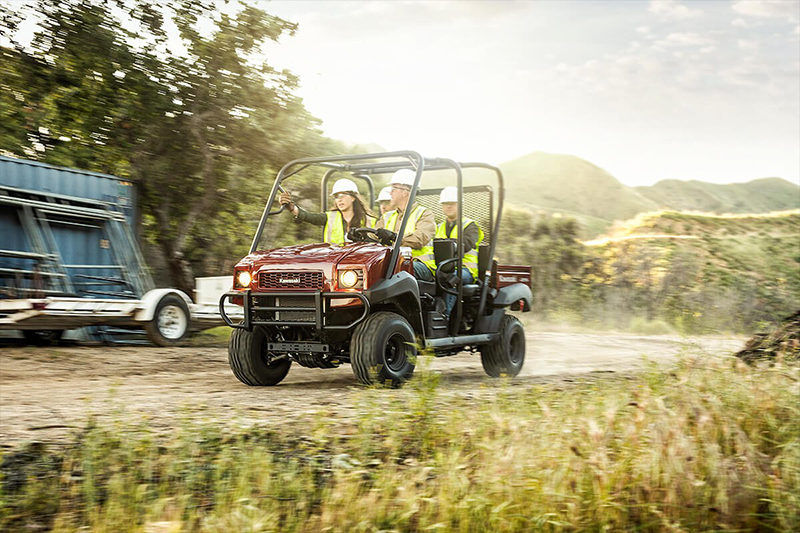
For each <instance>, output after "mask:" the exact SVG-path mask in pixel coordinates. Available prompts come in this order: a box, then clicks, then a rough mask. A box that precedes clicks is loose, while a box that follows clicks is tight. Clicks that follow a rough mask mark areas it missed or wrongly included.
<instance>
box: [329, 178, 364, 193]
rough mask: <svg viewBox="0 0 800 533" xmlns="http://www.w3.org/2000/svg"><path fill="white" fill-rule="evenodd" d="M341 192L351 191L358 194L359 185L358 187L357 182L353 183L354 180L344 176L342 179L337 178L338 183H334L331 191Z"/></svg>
mask: <svg viewBox="0 0 800 533" xmlns="http://www.w3.org/2000/svg"><path fill="white" fill-rule="evenodd" d="M340 192H349V193H353V194H358V187H356V184H355V183H353V180H349V179H347V178H343V179H340V180H336V183H334V184H333V190H332V191H331V195H333V194H339V193H340Z"/></svg>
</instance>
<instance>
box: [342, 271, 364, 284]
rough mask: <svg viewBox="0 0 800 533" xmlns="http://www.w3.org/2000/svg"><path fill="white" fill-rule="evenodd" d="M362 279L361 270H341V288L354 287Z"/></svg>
mask: <svg viewBox="0 0 800 533" xmlns="http://www.w3.org/2000/svg"><path fill="white" fill-rule="evenodd" d="M360 281H361V279H360V276H359V272H358V271H356V270H342V271H341V272H339V288H341V289H352V288H354V287H356V285H358V284H359V282H360Z"/></svg>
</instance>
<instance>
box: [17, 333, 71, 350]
mask: <svg viewBox="0 0 800 533" xmlns="http://www.w3.org/2000/svg"><path fill="white" fill-rule="evenodd" d="M63 334H64V330H63V329H36V330H34V329H23V330H22V336H23V337H25V342H27V343H28V344H31V345H33V346H51V345H53V344H58V342H59V341H60V340H61V336H62V335H63Z"/></svg>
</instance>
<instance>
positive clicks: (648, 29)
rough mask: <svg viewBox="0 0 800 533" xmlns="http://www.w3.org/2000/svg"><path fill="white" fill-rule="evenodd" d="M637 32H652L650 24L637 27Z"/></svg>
mask: <svg viewBox="0 0 800 533" xmlns="http://www.w3.org/2000/svg"><path fill="white" fill-rule="evenodd" d="M636 33H645V34H647V33H650V26H639V27H638V28H636Z"/></svg>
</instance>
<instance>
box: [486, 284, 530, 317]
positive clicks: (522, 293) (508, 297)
mask: <svg viewBox="0 0 800 533" xmlns="http://www.w3.org/2000/svg"><path fill="white" fill-rule="evenodd" d="M520 300H522V310H523V311H530V310H531V302H532V301H533V293H531V288H530V287H528V286H527V285H525V284H524V283H514V284H513V285H508V286H507V287H502V288H500V289H497V296H495V297H494V301H493V302H492V307H508V306H510V305H511V304H513V303H515V302H518V301H520Z"/></svg>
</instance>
